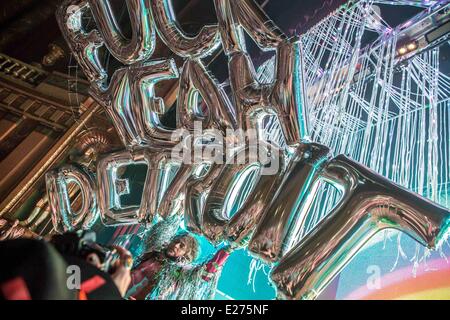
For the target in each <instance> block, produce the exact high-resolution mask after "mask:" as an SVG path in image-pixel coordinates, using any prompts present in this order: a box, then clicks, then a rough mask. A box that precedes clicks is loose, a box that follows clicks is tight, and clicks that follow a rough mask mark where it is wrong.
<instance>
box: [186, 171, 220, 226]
mask: <svg viewBox="0 0 450 320" xmlns="http://www.w3.org/2000/svg"><path fill="white" fill-rule="evenodd" d="M221 170H222V165H219V164H217V163H211V164H210V165H208V171H207V172H206V174H205V175H202V176H201V177H196V176H195V175H192V176H191V178H190V179H189V180H188V182H187V184H186V196H185V200H184V223H185V225H186V228H187V229H188V230H189V231H191V232H194V233H197V234H203V232H202V224H203V212H204V209H205V202H206V199H207V197H208V194H209V193H210V191H211V188H212V186H213V184H214V183H215V182H216V181H217V178H218V176H219V174H220V172H221Z"/></svg>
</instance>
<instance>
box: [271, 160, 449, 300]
mask: <svg viewBox="0 0 450 320" xmlns="http://www.w3.org/2000/svg"><path fill="white" fill-rule="evenodd" d="M322 177H323V178H324V179H325V180H326V181H328V182H329V183H331V184H333V185H334V186H336V187H337V188H339V189H340V190H342V192H343V198H342V200H341V201H340V202H339V203H338V205H337V206H336V207H335V209H334V210H333V211H332V212H331V213H330V214H329V215H328V216H327V217H326V218H325V219H324V220H323V221H321V222H320V223H319V224H318V225H317V226H316V227H315V228H314V229H313V230H312V231H311V232H310V233H309V234H308V235H307V236H306V237H305V238H304V239H303V240H302V241H301V243H299V244H298V245H297V246H296V247H294V248H293V249H292V250H291V251H290V252H289V253H287V254H286V256H285V257H283V259H282V260H281V261H280V263H279V265H278V266H277V267H276V268H275V269H274V270H273V272H272V275H271V278H272V280H273V281H274V283H275V284H276V286H277V288H278V291H279V293H280V295H281V296H283V297H285V298H290V299H314V298H316V297H317V296H318V295H319V294H320V293H321V292H322V291H323V289H324V288H325V287H326V286H327V285H328V284H329V283H330V282H331V281H332V280H333V278H334V277H335V276H336V275H337V274H338V273H339V272H340V271H341V270H342V269H343V268H344V267H345V266H346V265H347V263H348V262H349V261H350V260H351V259H352V258H353V257H354V256H355V254H356V253H357V252H358V251H359V250H360V249H361V247H362V246H363V245H364V244H365V243H366V242H367V241H368V240H369V239H370V238H371V237H372V236H373V235H374V234H375V233H377V232H378V231H380V230H383V229H386V228H393V229H397V230H400V231H402V232H405V233H406V234H408V235H410V236H411V237H412V238H414V239H415V240H417V241H418V242H420V243H422V244H423V245H426V246H427V247H429V248H435V247H437V246H439V245H440V244H441V243H442V242H443V241H444V240H445V239H446V238H447V236H448V233H449V226H450V211H449V210H448V209H445V208H443V207H440V206H438V205H436V204H434V203H432V202H431V201H429V200H427V199H425V198H423V197H421V196H419V195H418V194H415V193H413V192H411V191H409V190H407V189H404V188H402V187H400V186H398V185H396V184H394V183H392V182H391V181H389V180H388V179H386V178H384V177H382V176H380V175H379V174H377V173H376V172H374V171H372V170H370V169H369V168H366V167H364V166H363V165H361V164H358V163H356V162H354V161H352V160H350V159H348V158H346V157H345V156H342V155H340V156H338V157H336V158H335V159H334V160H332V161H331V162H330V163H329V164H328V165H327V167H326V168H325V170H324V171H323V174H322Z"/></svg>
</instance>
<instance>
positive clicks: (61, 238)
mask: <svg viewBox="0 0 450 320" xmlns="http://www.w3.org/2000/svg"><path fill="white" fill-rule="evenodd" d="M96 238H97V236H96V234H95V232H94V231H90V230H89V231H87V230H79V231H75V232H67V233H64V234H58V235H54V236H53V237H52V238H51V240H50V243H51V244H52V245H53V246H54V247H55V248H56V250H57V251H58V252H59V253H60V254H62V255H63V256H73V257H77V258H80V259H82V260H85V261H86V259H87V258H88V256H89V255H91V254H93V253H95V254H96V255H97V256H98V258H99V259H100V263H101V266H100V269H101V270H102V271H104V272H107V273H110V274H111V273H114V270H113V269H114V267H113V264H114V262H115V261H117V260H118V259H120V256H119V254H118V252H117V250H116V249H114V248H111V247H108V246H102V245H100V244H98V243H97V242H96Z"/></svg>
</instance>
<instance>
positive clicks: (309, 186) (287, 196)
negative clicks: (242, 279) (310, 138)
mask: <svg viewBox="0 0 450 320" xmlns="http://www.w3.org/2000/svg"><path fill="white" fill-rule="evenodd" d="M330 158H331V154H330V149H328V148H327V147H325V146H322V145H320V144H316V143H307V142H304V143H301V144H300V145H299V146H298V147H297V149H296V152H295V155H294V157H293V159H292V160H291V162H290V163H289V165H288V168H287V170H286V173H285V174H284V177H283V181H282V182H281V186H280V187H279V189H278V191H277V192H276V195H275V196H274V197H273V199H274V200H273V201H272V203H271V204H270V205H269V206H267V207H266V211H265V214H264V217H263V218H262V220H260V223H259V224H258V227H257V228H256V231H255V233H254V235H253V237H252V239H251V240H250V243H249V250H250V251H251V252H253V253H255V254H256V255H258V256H259V257H261V258H262V259H264V260H266V261H268V262H276V261H278V260H279V259H280V258H281V254H282V249H283V243H284V241H285V239H286V236H287V235H288V230H289V222H290V221H295V220H298V221H299V223H302V222H303V221H304V220H305V219H306V216H307V213H308V209H309V205H310V201H309V200H311V199H312V198H313V197H314V196H315V192H314V190H315V188H314V186H315V185H316V184H317V182H318V181H319V173H320V170H321V168H322V167H323V166H324V165H325V164H326V161H327V160H329V159H330ZM297 211H299V212H297ZM296 215H298V216H299V217H298V218H297V219H295V216H296Z"/></svg>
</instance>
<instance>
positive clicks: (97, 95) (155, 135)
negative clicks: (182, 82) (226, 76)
mask: <svg viewBox="0 0 450 320" xmlns="http://www.w3.org/2000/svg"><path fill="white" fill-rule="evenodd" d="M177 77H178V70H177V68H176V66H175V62H174V61H173V60H172V59H170V60H161V61H151V62H146V63H144V64H142V65H138V66H132V67H126V68H122V69H119V70H117V71H116V72H115V73H114V75H113V76H112V78H111V83H110V85H109V87H108V88H107V90H105V91H102V90H98V89H96V88H92V92H91V94H92V96H93V97H94V99H96V100H97V102H98V103H99V104H101V105H102V106H103V107H104V108H105V109H106V111H107V113H108V115H109V116H110V117H111V120H112V121H113V123H114V125H115V127H116V129H117V132H118V134H119V136H120V138H121V139H122V142H123V143H124V145H125V146H142V145H149V146H172V145H174V144H175V142H176V141H172V139H171V136H172V133H173V130H171V129H168V128H166V127H164V126H163V125H162V124H161V122H160V115H161V114H163V113H164V112H165V106H164V101H163V100H162V99H161V98H159V97H156V96H155V85H156V84H157V83H158V82H159V81H163V80H168V79H173V78H177Z"/></svg>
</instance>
